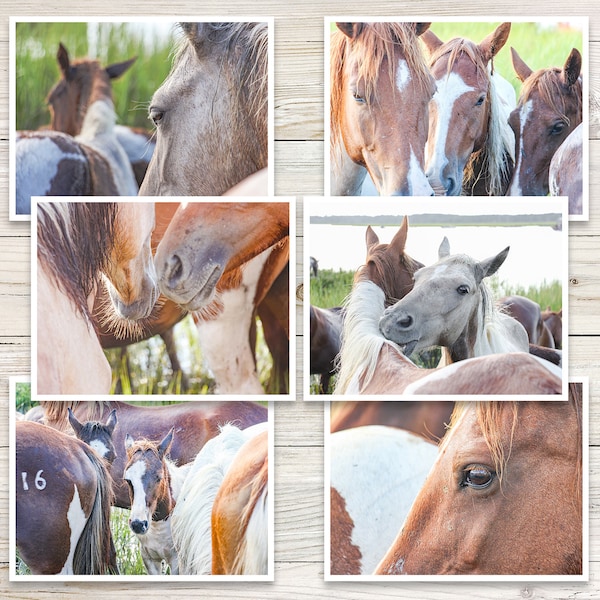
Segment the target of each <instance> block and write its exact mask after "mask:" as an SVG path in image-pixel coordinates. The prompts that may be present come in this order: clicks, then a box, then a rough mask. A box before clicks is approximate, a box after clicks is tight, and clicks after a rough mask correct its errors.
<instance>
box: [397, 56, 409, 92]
mask: <svg viewBox="0 0 600 600" xmlns="http://www.w3.org/2000/svg"><path fill="white" fill-rule="evenodd" d="M410 79H411V77H410V69H409V68H408V64H407V62H406V61H405V60H404V59H403V58H401V59H400V60H399V61H398V67H397V68H396V87H397V88H398V91H399V92H403V91H404V90H405V89H406V87H407V86H408V84H409V83H410Z"/></svg>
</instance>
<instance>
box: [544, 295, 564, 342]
mask: <svg viewBox="0 0 600 600" xmlns="http://www.w3.org/2000/svg"><path fill="white" fill-rule="evenodd" d="M542 319H544V323H545V325H546V327H547V328H548V329H549V330H550V333H551V334H552V337H553V338H554V346H555V347H556V348H559V349H560V348H562V337H563V335H562V308H561V309H560V310H559V311H554V310H551V309H550V307H549V306H548V308H546V310H544V311H542Z"/></svg>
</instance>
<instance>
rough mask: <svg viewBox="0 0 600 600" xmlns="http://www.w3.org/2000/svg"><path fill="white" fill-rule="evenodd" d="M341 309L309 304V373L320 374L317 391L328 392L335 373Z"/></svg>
mask: <svg viewBox="0 0 600 600" xmlns="http://www.w3.org/2000/svg"><path fill="white" fill-rule="evenodd" d="M343 318H344V317H343V309H342V308H341V307H340V306H336V307H334V308H319V307H318V306H313V305H312V304H311V305H310V373H311V375H313V374H318V375H320V376H321V377H320V381H319V393H321V394H327V393H328V392H329V382H330V380H331V377H332V375H333V374H334V373H335V359H336V357H337V355H338V353H339V351H340V342H341V337H342V320H343Z"/></svg>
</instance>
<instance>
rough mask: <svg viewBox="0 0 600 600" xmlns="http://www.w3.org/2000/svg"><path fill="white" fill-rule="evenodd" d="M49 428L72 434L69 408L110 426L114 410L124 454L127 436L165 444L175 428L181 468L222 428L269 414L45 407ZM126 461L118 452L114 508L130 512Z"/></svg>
mask: <svg viewBox="0 0 600 600" xmlns="http://www.w3.org/2000/svg"><path fill="white" fill-rule="evenodd" d="M41 406H42V408H43V410H44V421H43V422H44V423H45V424H46V425H48V426H50V427H53V428H56V429H59V430H62V431H68V429H69V422H68V420H67V408H68V407H69V406H70V407H72V410H73V413H74V414H75V415H76V416H77V417H78V419H79V420H85V421H91V420H94V421H102V422H104V421H107V420H108V416H109V414H110V412H111V411H112V410H117V412H118V414H119V427H117V428H115V429H114V431H113V436H112V439H113V443H114V445H115V448H125V434H126V433H129V434H130V435H131V436H132V437H133V438H134V439H141V438H143V439H148V440H161V439H163V438H164V437H165V436H166V435H167V433H168V432H169V430H170V429H171V427H174V428H175V433H176V435H175V439H174V440H173V443H172V444H171V448H170V456H171V458H172V459H173V460H174V461H176V462H177V464H179V465H184V464H187V463H189V462H192V461H193V460H194V458H195V457H196V455H197V454H198V452H199V451H200V450H201V449H202V447H203V446H204V444H206V442H207V441H208V440H210V439H212V438H213V437H215V436H216V435H218V434H219V432H220V427H221V426H223V425H224V424H226V423H232V424H234V425H236V426H238V427H239V428H241V429H245V428H247V427H250V426H251V425H255V424H257V423H263V422H264V421H266V420H267V416H268V413H267V409H266V408H265V407H264V406H261V405H260V404H256V403H255V402H232V401H224V402H208V401H202V402H198V401H196V402H194V401H191V402H190V401H187V402H178V403H174V404H166V405H160V406H141V405H138V404H131V403H129V402H121V401H118V400H111V401H106V402H102V401H100V402H98V401H68V402H65V401H43V402H41ZM125 462H126V461H125V456H124V455H123V453H122V452H119V453H118V455H117V457H116V458H115V460H114V462H113V464H112V465H111V467H110V472H111V475H112V478H113V481H114V484H113V487H114V504H115V506H118V507H120V508H129V507H130V499H129V491H128V489H127V486H126V485H125V482H124V481H123V470H124V468H125Z"/></svg>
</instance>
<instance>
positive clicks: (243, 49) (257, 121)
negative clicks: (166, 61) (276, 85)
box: [173, 22, 269, 171]
mask: <svg viewBox="0 0 600 600" xmlns="http://www.w3.org/2000/svg"><path fill="white" fill-rule="evenodd" d="M198 25H202V30H201V31H200V30H199V29H198V28H196V30H195V31H192V30H190V28H189V27H188V26H187V25H186V24H181V27H182V29H183V30H184V31H186V33H187V34H188V35H190V34H191V33H193V34H194V42H192V41H191V40H190V39H189V38H188V37H186V36H184V37H183V38H182V39H181V40H180V41H179V43H178V44H177V45H176V47H175V51H174V60H173V67H175V66H176V65H177V63H179V61H181V60H184V59H185V58H186V57H187V56H189V53H190V52H191V51H192V50H194V51H195V48H196V45H197V44H199V43H201V42H202V39H201V38H206V39H207V40H208V41H209V42H211V43H213V44H218V45H219V47H220V50H221V51H222V53H221V54H222V58H221V59H220V60H222V61H223V62H224V63H227V64H228V65H229V66H230V69H231V74H232V75H233V78H234V81H232V82H231V86H230V89H231V93H234V94H235V95H234V97H233V100H234V106H235V107H236V110H235V111H234V114H237V115H238V116H239V119H240V120H243V121H244V126H245V127H247V125H248V119H249V121H250V123H251V124H252V131H253V138H254V141H255V143H257V144H258V146H257V147H258V149H259V156H258V159H257V165H256V170H257V171H258V170H259V169H262V168H264V167H266V166H267V159H268V156H267V154H268V147H267V146H268V144H267V140H268V119H267V110H268V100H269V94H268V89H269V88H268V85H269V78H268V74H269V73H268V67H269V64H268V59H269V56H268V48H269V28H268V24H267V23H266V22H255V23H244V22H240V23H201V24H198Z"/></svg>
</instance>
